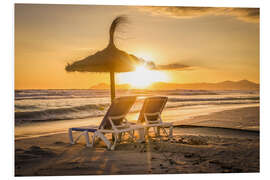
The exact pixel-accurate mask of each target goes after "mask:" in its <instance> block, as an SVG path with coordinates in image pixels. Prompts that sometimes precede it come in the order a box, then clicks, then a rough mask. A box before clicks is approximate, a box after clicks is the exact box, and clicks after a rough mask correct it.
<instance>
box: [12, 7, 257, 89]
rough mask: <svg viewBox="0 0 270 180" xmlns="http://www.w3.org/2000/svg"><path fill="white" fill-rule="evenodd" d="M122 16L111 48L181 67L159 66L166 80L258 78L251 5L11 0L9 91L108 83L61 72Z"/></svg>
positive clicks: (102, 42)
mask: <svg viewBox="0 0 270 180" xmlns="http://www.w3.org/2000/svg"><path fill="white" fill-rule="evenodd" d="M123 14H124V15H127V16H128V18H129V24H128V25H126V26H125V27H124V28H123V29H121V32H119V33H118V34H117V37H120V38H118V40H117V44H116V45H117V47H118V48H119V49H121V50H124V51H126V52H128V53H131V54H134V55H136V56H139V57H142V58H144V59H146V60H151V61H154V62H155V63H156V64H159V65H165V64H177V65H183V66H184V67H187V68H183V69H181V68H180V69H179V68H178V69H177V68H176V69H173V68H172V70H170V71H164V73H165V74H166V76H167V77H168V78H167V81H169V82H173V83H195V82H220V81H225V80H233V81H236V80H241V79H248V80H251V81H254V82H256V83H259V9H256V8H249V9H246V8H244V9H243V8H200V7H196V8H192V7H189V8H183V7H136V6H93V5H30V4H16V5H15V88H16V89H66V88H74V89H80V88H89V87H90V86H92V85H95V84H98V83H109V74H102V73H78V72H75V73H68V72H66V71H65V65H66V64H67V63H68V62H73V61H75V60H80V59H82V58H84V57H86V56H88V55H91V54H93V53H95V52H97V51H98V50H102V49H104V48H105V47H106V46H107V44H108V38H109V33H108V31H109V27H110V24H111V22H112V21H113V19H114V18H115V17H116V16H118V15H123ZM117 80H118V78H117ZM118 83H119V82H118Z"/></svg>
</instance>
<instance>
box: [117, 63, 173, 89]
mask: <svg viewBox="0 0 270 180" xmlns="http://www.w3.org/2000/svg"><path fill="white" fill-rule="evenodd" d="M117 78H118V82H119V83H120V84H126V83H128V84H130V85H131V86H132V87H134V88H140V89H142V88H146V87H147V86H149V85H151V84H152V83H154V82H159V81H163V82H164V81H168V77H167V75H166V74H165V73H164V72H161V71H155V70H149V69H147V67H145V66H138V67H137V68H136V70H135V71H133V72H128V73H122V74H119V75H118V76H117Z"/></svg>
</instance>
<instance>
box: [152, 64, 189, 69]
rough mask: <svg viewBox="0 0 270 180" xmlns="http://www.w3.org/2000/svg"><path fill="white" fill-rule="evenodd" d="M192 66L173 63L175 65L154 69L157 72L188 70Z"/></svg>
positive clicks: (160, 66)
mask: <svg viewBox="0 0 270 180" xmlns="http://www.w3.org/2000/svg"><path fill="white" fill-rule="evenodd" d="M189 68H190V66H188V65H185V64H179V63H173V64H166V65H155V67H154V68H153V69H156V70H187V69H189Z"/></svg>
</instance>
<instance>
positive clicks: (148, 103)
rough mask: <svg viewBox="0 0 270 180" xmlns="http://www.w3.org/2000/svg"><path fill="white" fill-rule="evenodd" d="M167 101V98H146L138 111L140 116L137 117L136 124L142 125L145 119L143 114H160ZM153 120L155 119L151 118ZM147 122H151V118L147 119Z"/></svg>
mask: <svg viewBox="0 0 270 180" xmlns="http://www.w3.org/2000/svg"><path fill="white" fill-rule="evenodd" d="M167 100H168V97H149V98H146V99H145V100H144V103H143V107H142V109H141V111H140V115H139V118H138V121H137V123H138V124H142V123H144V122H145V118H144V114H145V113H156V112H159V113H160V114H161V112H162V111H163V109H164V107H165V104H166V102H167ZM155 119H156V118H155V117H153V120H155ZM148 120H151V117H149V119H148Z"/></svg>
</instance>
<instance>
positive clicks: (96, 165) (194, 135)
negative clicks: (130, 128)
mask: <svg viewBox="0 0 270 180" xmlns="http://www.w3.org/2000/svg"><path fill="white" fill-rule="evenodd" d="M226 120H227V121H229V120H230V121H229V122H236V123H237V124H238V125H239V123H240V124H241V126H240V125H239V126H237V127H234V125H235V123H227V124H226V123H225V124H224V123H223V124H224V125H223V126H222V123H218V122H221V121H222V122H224V121H226ZM245 122H246V123H245ZM211 126H213V127H211ZM254 127H255V128H254ZM258 127H259V107H249V108H241V109H235V110H226V111H222V112H217V113H212V114H210V115H205V116H198V117H194V118H192V119H190V120H187V121H186V123H184V122H183V121H181V123H178V124H176V127H175V128H174V139H173V140H172V141H169V140H168V139H167V138H164V137H163V138H150V139H148V140H147V142H146V143H131V142H129V141H127V139H126V140H124V141H123V142H122V143H121V144H118V145H117V147H116V150H115V151H108V150H107V149H106V147H105V145H104V144H103V143H102V142H100V143H98V144H97V145H96V147H95V148H89V147H85V141H84V139H83V138H81V139H80V141H79V142H78V143H77V144H75V145H70V144H69V143H68V136H67V133H59V134H54V135H48V136H42V137H34V138H27V139H20V140H16V142H15V175H16V176H47V175H49V176H58V175H97V174H163V173H165V174H175V173H230V172H231V173H234V172H259V128H258ZM75 136H76V134H75Z"/></svg>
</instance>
